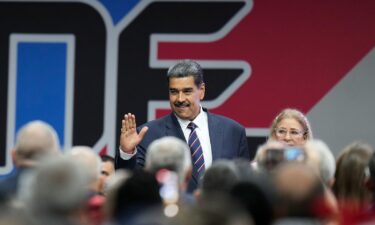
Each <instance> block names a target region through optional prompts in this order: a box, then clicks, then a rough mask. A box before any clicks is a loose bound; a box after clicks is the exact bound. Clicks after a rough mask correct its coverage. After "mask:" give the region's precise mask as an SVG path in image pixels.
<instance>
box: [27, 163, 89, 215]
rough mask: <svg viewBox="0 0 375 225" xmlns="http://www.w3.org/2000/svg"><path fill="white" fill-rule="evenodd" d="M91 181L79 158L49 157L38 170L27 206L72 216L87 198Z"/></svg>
mask: <svg viewBox="0 0 375 225" xmlns="http://www.w3.org/2000/svg"><path fill="white" fill-rule="evenodd" d="M88 182H89V180H88V178H87V173H86V172H85V171H84V170H82V169H81V165H79V164H78V163H77V162H76V161H74V160H71V159H70V158H68V157H66V156H60V157H49V158H46V159H45V160H44V161H43V163H41V164H40V166H39V167H38V168H37V169H36V170H35V174H34V176H33V178H32V182H31V186H30V197H29V198H28V199H27V201H26V202H27V206H29V207H30V209H31V210H32V211H33V212H35V213H42V214H51V213H52V214H53V215H61V216H63V215H68V214H70V213H73V212H75V210H77V209H78V208H79V207H81V206H83V204H84V202H85V201H86V200H87V199H86V198H87V196H88V193H89V192H88V189H87V184H88Z"/></svg>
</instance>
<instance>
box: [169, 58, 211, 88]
mask: <svg viewBox="0 0 375 225" xmlns="http://www.w3.org/2000/svg"><path fill="white" fill-rule="evenodd" d="M188 76H192V77H193V78H194V83H195V85H196V86H197V87H199V86H200V85H201V84H202V83H204V79H203V69H202V67H201V65H199V64H198V63H197V62H195V61H193V60H190V59H186V60H182V61H179V62H177V63H176V64H174V65H173V66H171V67H169V69H168V73H167V78H168V82H169V79H170V78H180V77H188Z"/></svg>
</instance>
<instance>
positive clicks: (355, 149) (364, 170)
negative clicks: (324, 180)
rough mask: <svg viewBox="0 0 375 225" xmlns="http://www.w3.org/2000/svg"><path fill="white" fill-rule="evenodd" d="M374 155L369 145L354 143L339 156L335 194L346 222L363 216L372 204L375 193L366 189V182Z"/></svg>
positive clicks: (334, 187)
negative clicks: (370, 161)
mask: <svg viewBox="0 0 375 225" xmlns="http://www.w3.org/2000/svg"><path fill="white" fill-rule="evenodd" d="M373 153H374V150H373V148H372V147H371V146H370V145H368V144H367V143H363V142H353V143H351V144H349V145H348V146H346V147H345V148H344V149H343V150H342V151H341V152H340V154H339V155H338V158H337V160H336V172H335V182H334V184H333V192H334V193H335V195H336V198H337V201H338V203H339V207H340V210H341V214H342V215H343V216H344V220H351V219H352V218H354V217H356V216H357V215H359V214H362V212H363V211H364V210H365V209H367V208H368V206H369V205H370V204H371V203H372V198H373V193H372V191H370V190H369V189H368V188H367V187H366V182H367V181H368V177H369V172H368V164H369V160H370V158H371V156H372V154H373Z"/></svg>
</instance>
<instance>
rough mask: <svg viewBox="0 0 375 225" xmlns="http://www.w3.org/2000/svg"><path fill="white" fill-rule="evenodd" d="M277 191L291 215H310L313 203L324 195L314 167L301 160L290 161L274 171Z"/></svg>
mask: <svg viewBox="0 0 375 225" xmlns="http://www.w3.org/2000/svg"><path fill="white" fill-rule="evenodd" d="M274 179H275V180H274V181H275V185H276V189H277V192H278V194H279V196H280V197H281V199H282V201H283V203H282V204H280V205H284V206H286V207H287V214H289V216H292V215H293V216H308V215H312V214H313V213H314V212H313V211H311V210H312V206H313V204H314V203H315V202H316V200H319V199H320V198H322V196H323V195H324V189H323V185H322V183H321V181H320V178H319V176H318V174H317V173H316V170H314V168H312V167H310V166H309V165H307V164H304V163H299V162H288V163H285V164H282V165H280V166H279V167H277V168H276V169H275V171H274Z"/></svg>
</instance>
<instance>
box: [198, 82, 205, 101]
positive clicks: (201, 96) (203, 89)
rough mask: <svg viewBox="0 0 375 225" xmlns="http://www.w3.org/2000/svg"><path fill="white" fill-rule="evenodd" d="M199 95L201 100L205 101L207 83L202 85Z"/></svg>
mask: <svg viewBox="0 0 375 225" xmlns="http://www.w3.org/2000/svg"><path fill="white" fill-rule="evenodd" d="M199 94H200V96H199V98H200V100H201V101H202V100H203V99H204V95H205V94H206V84H205V83H201V84H200V86H199Z"/></svg>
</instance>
